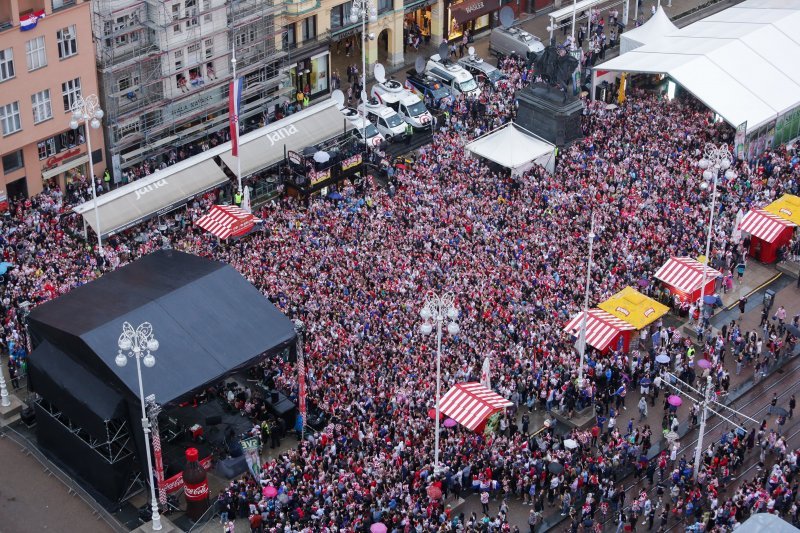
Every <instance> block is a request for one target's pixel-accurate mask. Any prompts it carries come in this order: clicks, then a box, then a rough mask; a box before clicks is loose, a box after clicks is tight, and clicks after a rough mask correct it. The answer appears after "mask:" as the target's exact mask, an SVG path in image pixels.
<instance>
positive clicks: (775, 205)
mask: <svg viewBox="0 0 800 533" xmlns="http://www.w3.org/2000/svg"><path fill="white" fill-rule="evenodd" d="M764 211H769V212H770V213H772V214H773V215H776V216H779V217H780V218H782V219H784V220H786V221H789V222H791V223H792V224H794V225H795V226H800V197H798V196H795V195H793V194H784V195H783V196H781V197H780V198H778V199H777V200H775V201H774V202H772V203H771V204H769V205H768V206H766V207H765V208H764Z"/></svg>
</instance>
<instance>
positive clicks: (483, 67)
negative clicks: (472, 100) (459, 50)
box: [458, 46, 506, 87]
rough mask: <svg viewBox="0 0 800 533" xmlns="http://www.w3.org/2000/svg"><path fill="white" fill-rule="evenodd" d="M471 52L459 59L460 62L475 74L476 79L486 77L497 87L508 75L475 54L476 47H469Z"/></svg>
mask: <svg viewBox="0 0 800 533" xmlns="http://www.w3.org/2000/svg"><path fill="white" fill-rule="evenodd" d="M468 52H469V54H468V55H467V56H466V57H462V58H461V59H459V60H458V64H459V65H461V66H462V67H464V68H465V69H466V70H467V71H468V72H469V73H470V74H472V75H473V76H475V79H477V80H479V81H480V80H482V79H486V81H488V82H489V83H491V84H492V86H493V87H497V84H498V82H500V80H504V79H505V78H506V75H505V74H503V71H502V70H500V69H499V68H497V67H495V66H494V65H490V64H489V63H487V62H486V61H484V60H483V59H481V58H480V57H478V56H477V55H475V47H474V46H470V47H469V51H468Z"/></svg>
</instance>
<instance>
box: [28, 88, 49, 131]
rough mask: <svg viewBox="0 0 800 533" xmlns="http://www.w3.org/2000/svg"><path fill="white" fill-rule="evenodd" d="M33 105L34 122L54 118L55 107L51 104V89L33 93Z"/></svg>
mask: <svg viewBox="0 0 800 533" xmlns="http://www.w3.org/2000/svg"><path fill="white" fill-rule="evenodd" d="M31 107H32V108H33V123H34V124H38V123H40V122H44V121H45V120H50V119H51V118H53V108H52V106H51V105H50V89H45V90H44V91H39V92H38V93H35V94H32V95H31Z"/></svg>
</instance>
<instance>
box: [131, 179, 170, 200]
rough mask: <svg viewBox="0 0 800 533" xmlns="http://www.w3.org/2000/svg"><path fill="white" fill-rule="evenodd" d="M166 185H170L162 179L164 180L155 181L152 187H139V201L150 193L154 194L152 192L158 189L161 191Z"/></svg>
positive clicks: (137, 191) (137, 190)
mask: <svg viewBox="0 0 800 533" xmlns="http://www.w3.org/2000/svg"><path fill="white" fill-rule="evenodd" d="M165 185H168V183H167V180H166V179H163V178H162V179H160V180H158V181H154V182H153V183H151V184H150V185H145V186H144V187H139V188H138V189H136V199H137V200H138V199H140V198H141V197H142V196H144V195H145V194H147V193H149V192H152V191H154V190H156V189H159V188H161V187H164V186H165Z"/></svg>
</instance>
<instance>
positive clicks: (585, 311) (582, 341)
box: [578, 211, 594, 393]
mask: <svg viewBox="0 0 800 533" xmlns="http://www.w3.org/2000/svg"><path fill="white" fill-rule="evenodd" d="M593 244H594V211H593V212H592V225H591V229H590V230H589V261H588V263H587V265H586V287H585V288H584V295H583V320H581V332H580V337H579V338H578V345H579V346H578V347H579V348H580V355H581V359H580V363H579V366H578V390H579V393H580V391H582V390H583V363H584V361H585V359H586V323H587V322H588V320H589V289H590V286H591V282H592V246H593Z"/></svg>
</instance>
